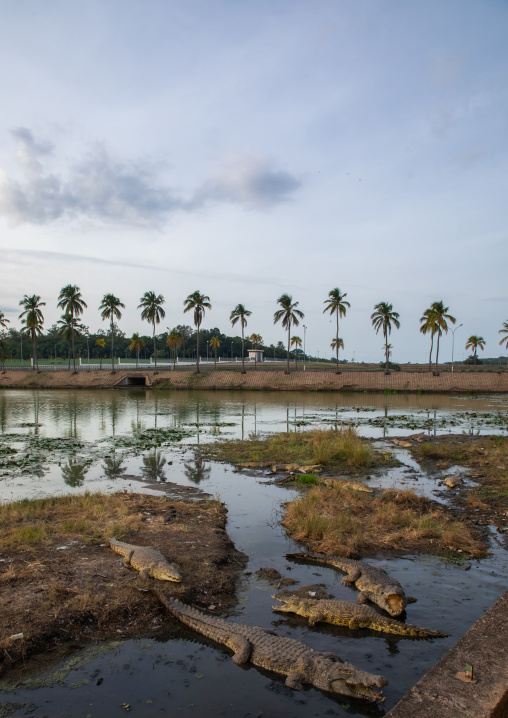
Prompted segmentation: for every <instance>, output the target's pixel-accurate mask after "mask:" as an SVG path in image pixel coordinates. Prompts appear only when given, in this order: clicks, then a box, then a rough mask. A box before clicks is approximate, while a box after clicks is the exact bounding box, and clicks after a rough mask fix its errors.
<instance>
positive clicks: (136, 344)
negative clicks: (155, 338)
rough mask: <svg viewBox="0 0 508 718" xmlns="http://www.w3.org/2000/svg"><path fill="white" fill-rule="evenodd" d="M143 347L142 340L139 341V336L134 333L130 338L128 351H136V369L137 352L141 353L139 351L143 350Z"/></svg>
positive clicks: (137, 362)
mask: <svg viewBox="0 0 508 718" xmlns="http://www.w3.org/2000/svg"><path fill="white" fill-rule="evenodd" d="M144 346H145V342H144V341H143V339H141V337H140V336H139V334H138V333H137V332H135V333H134V334H133V335H132V337H131V343H130V346H129V351H131V352H133V351H134V350H136V369H137V368H138V366H139V352H140V351H141V349H143V347H144Z"/></svg>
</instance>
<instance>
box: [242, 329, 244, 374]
mask: <svg viewBox="0 0 508 718" xmlns="http://www.w3.org/2000/svg"><path fill="white" fill-rule="evenodd" d="M242 374H245V348H244V339H243V322H242Z"/></svg>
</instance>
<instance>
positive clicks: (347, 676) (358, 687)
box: [328, 663, 388, 703]
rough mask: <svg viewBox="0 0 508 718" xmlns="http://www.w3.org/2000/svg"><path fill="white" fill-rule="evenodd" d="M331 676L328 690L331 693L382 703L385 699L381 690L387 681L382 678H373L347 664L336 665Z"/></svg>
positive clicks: (369, 674)
mask: <svg viewBox="0 0 508 718" xmlns="http://www.w3.org/2000/svg"><path fill="white" fill-rule="evenodd" d="M337 673H338V674H339V675H337ZM331 674H332V675H331V676H330V679H329V687H328V690H329V691H331V692H332V693H340V694H342V695H345V696H351V697H352V698H364V699H366V700H369V701H375V702H376V703H384V701H385V698H384V696H383V694H382V692H381V688H382V687H383V686H386V685H387V684H388V681H387V680H386V678H383V676H374V675H372V674H371V673H367V672H366V671H362V670H360V669H359V668H355V667H354V666H352V665H351V664H349V663H343V664H340V665H339V666H337V665H336V666H335V667H334V669H332V671H331ZM340 674H342V675H340Z"/></svg>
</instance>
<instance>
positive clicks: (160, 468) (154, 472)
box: [141, 449, 166, 481]
mask: <svg viewBox="0 0 508 718" xmlns="http://www.w3.org/2000/svg"><path fill="white" fill-rule="evenodd" d="M165 464H166V459H165V458H164V457H163V456H162V454H161V452H160V451H157V450H156V449H154V450H153V451H151V452H150V453H148V454H146V456H143V466H142V467H141V473H142V474H143V476H144V477H145V479H150V480H151V481H166V474H165V472H164V465H165Z"/></svg>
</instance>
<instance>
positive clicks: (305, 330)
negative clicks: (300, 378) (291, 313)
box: [303, 324, 307, 371]
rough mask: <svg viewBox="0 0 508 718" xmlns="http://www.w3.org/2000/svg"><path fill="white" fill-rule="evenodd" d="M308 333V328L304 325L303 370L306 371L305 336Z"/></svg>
mask: <svg viewBox="0 0 508 718" xmlns="http://www.w3.org/2000/svg"><path fill="white" fill-rule="evenodd" d="M306 332H307V327H306V326H305V324H304V325H303V370H304V371H305V334H306Z"/></svg>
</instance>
